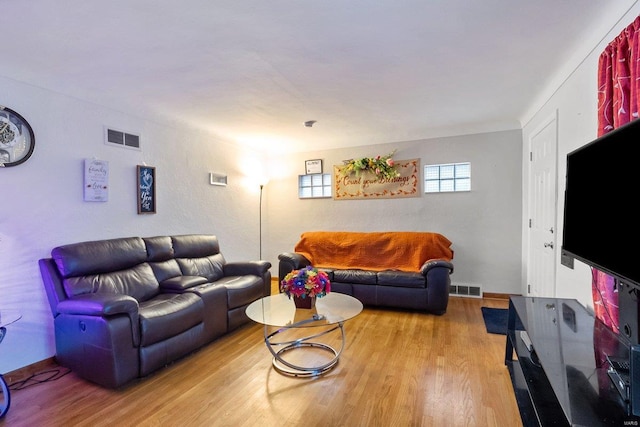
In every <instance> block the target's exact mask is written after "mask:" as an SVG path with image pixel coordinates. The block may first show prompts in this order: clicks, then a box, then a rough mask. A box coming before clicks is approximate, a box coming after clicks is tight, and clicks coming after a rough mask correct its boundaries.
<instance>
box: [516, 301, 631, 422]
mask: <svg viewBox="0 0 640 427" xmlns="http://www.w3.org/2000/svg"><path fill="white" fill-rule="evenodd" d="M522 331H524V333H523V332H522ZM521 335H522V336H521ZM527 338H528V340H527ZM529 348H530V350H529ZM606 355H609V356H615V357H620V358H626V359H627V360H628V358H629V348H628V345H627V344H625V342H624V341H622V340H621V339H620V337H619V336H618V335H616V334H615V333H613V332H612V331H611V330H609V329H608V328H607V327H606V326H604V325H603V324H602V323H601V322H600V321H599V320H597V319H595V318H594V317H593V315H591V314H590V313H588V312H587V310H586V309H585V308H584V307H583V306H582V305H580V303H579V302H578V301H576V300H574V299H561V298H536V297H511V298H510V299H509V317H508V323H507V339H506V353H505V364H506V365H507V368H508V369H509V374H510V376H511V383H512V385H513V390H514V392H515V396H516V401H517V403H518V408H519V410H520V416H521V418H522V423H523V425H525V426H549V425H553V426H557V425H566V426H573V425H581V426H586V425H588V426H600V425H617V426H622V425H640V418H638V417H634V416H633V415H629V414H630V411H629V405H628V402H627V401H626V398H625V397H623V396H622V395H621V393H619V392H618V390H617V389H616V387H615V386H614V384H613V382H612V381H611V379H610V378H609V376H608V374H607V369H608V367H609V366H608V363H607V362H606Z"/></svg>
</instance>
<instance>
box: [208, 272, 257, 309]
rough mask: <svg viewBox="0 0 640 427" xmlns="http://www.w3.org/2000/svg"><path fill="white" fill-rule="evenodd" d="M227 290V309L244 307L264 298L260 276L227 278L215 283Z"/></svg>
mask: <svg viewBox="0 0 640 427" xmlns="http://www.w3.org/2000/svg"><path fill="white" fill-rule="evenodd" d="M214 285H216V286H220V285H222V286H224V287H225V288H227V307H228V309H233V308H237V307H242V306H245V305H247V304H250V303H252V302H253V301H255V300H257V299H260V298H262V297H263V296H264V295H263V294H262V292H263V283H262V278H260V277H259V276H251V275H247V276H227V277H223V278H221V279H220V280H217V281H216V282H214Z"/></svg>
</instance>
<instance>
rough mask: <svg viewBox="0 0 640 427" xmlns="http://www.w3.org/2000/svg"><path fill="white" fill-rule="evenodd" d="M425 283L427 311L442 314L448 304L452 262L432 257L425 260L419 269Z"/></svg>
mask: <svg viewBox="0 0 640 427" xmlns="http://www.w3.org/2000/svg"><path fill="white" fill-rule="evenodd" d="M420 272H421V273H422V274H423V275H424V279H425V283H426V285H427V301H428V304H429V311H431V312H432V313H434V314H444V313H445V312H446V311H447V305H448V304H449V288H450V287H451V277H450V275H451V273H452V272H453V264H452V263H450V262H449V261H444V260H439V259H432V260H429V261H427V262H425V263H424V264H423V265H422V268H421V269H420Z"/></svg>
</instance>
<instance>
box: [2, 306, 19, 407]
mask: <svg viewBox="0 0 640 427" xmlns="http://www.w3.org/2000/svg"><path fill="white" fill-rule="evenodd" d="M20 318H22V315H21V314H20V313H18V312H17V311H13V310H1V311H0V342H2V340H3V339H4V336H5V334H6V333H7V328H6V326H9V325H10V324H12V323H14V322H17V321H18V320H20ZM10 406H11V392H10V391H9V386H8V385H7V382H6V381H5V380H4V377H3V376H2V374H0V418H3V417H4V416H5V415H6V414H7V412H8V411H9V407H10Z"/></svg>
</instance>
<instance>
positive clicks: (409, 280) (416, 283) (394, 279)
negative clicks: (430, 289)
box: [378, 270, 427, 288]
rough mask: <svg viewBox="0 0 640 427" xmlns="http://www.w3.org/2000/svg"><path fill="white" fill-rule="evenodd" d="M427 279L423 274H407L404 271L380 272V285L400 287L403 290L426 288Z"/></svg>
mask: <svg viewBox="0 0 640 427" xmlns="http://www.w3.org/2000/svg"><path fill="white" fill-rule="evenodd" d="M426 283H427V282H426V280H425V277H424V276H423V275H422V274H421V273H407V272H404V271H393V270H388V271H379V272H378V285H380V286H399V287H402V288H424V287H425V286H426Z"/></svg>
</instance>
